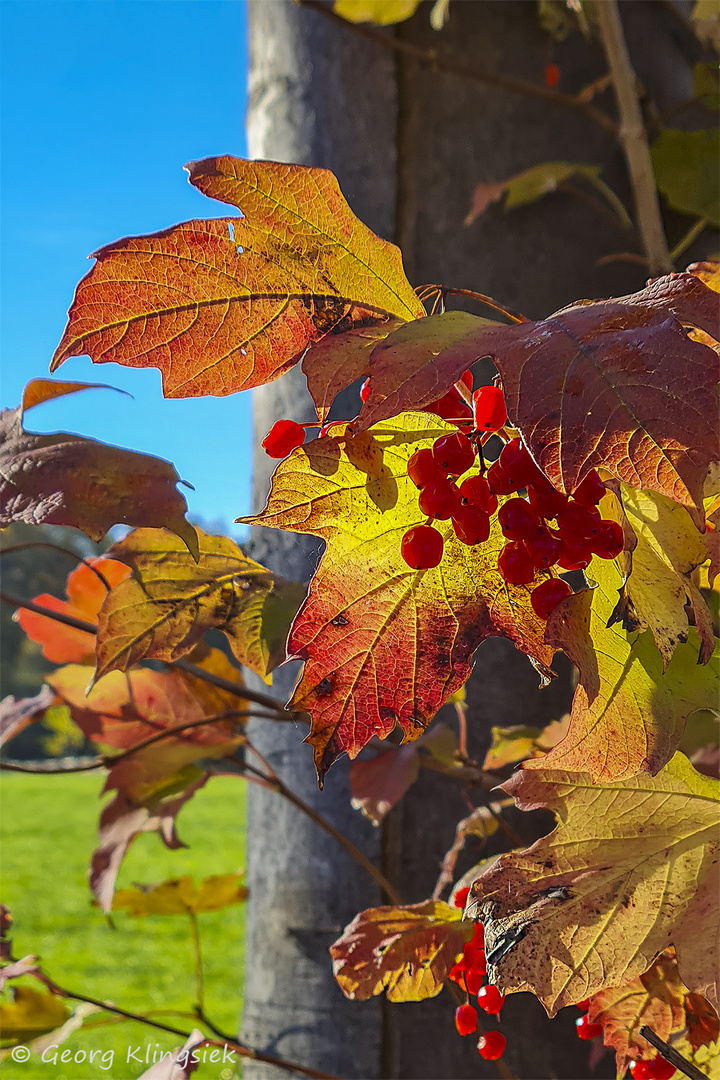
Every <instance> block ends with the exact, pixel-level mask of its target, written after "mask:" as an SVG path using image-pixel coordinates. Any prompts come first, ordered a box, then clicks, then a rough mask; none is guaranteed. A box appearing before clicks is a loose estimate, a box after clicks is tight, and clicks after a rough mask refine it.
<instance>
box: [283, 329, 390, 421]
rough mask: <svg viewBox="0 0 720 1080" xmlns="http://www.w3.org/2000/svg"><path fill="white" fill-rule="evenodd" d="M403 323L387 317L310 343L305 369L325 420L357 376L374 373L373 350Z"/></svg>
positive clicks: (313, 394) (322, 417) (314, 398)
mask: <svg viewBox="0 0 720 1080" xmlns="http://www.w3.org/2000/svg"><path fill="white" fill-rule="evenodd" d="M402 325H403V321H402V319H387V320H386V321H385V322H382V323H375V324H373V325H371V326H358V327H356V328H355V329H354V330H346V331H345V332H344V333H341V334H336V333H330V334H326V335H325V337H324V338H322V340H321V341H319V342H317V344H315V345H311V346H310V348H309V349H308V351H307V352H306V353H305V356H304V357H303V362H302V369H303V371H304V373H305V376H306V378H307V385H308V390H309V391H310V395H311V397H312V399H313V401H314V402H315V408H316V409H317V413H318V416H319V417H320V419H321V420H324V419H325V418H326V417H327V414H328V412H329V410H330V406H331V405H332V403H333V401H334V400H335V397H336V396H337V395H338V394H339V393H340V391H341V390H345V389H346V388H347V387H348V386H350V384H351V383H354V382H355V380H356V379H360V378H362V377H363V376H364V375H369V374H370V356H371V354H372V351H373V349H374V348H375V346H376V345H377V344H378V343H379V342H380V341H383V340H384V339H385V338H386V337H387V336H388V334H391V333H393V331H395V330H397V329H398V328H399V327H401V326H402Z"/></svg>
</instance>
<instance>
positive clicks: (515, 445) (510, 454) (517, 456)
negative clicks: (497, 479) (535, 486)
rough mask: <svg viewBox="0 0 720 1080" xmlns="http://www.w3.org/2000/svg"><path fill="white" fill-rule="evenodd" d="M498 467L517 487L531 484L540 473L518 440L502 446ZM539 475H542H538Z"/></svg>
mask: <svg viewBox="0 0 720 1080" xmlns="http://www.w3.org/2000/svg"><path fill="white" fill-rule="evenodd" d="M500 465H501V467H502V468H503V469H504V471H505V472H506V473H507V475H508V476H509V477H510V479H511V480H512V481H513V482H514V483H516V484H517V485H518V487H525V486H526V485H527V484H532V482H533V480H535V479H536V477H537V475H538V473H540V470H539V469H538V467H537V465H536V464H535V462H534V461H533V459H532V458H531V457H530V454H529V453H528V451H527V449H526V448H525V446H524V445H523V443H522V442H521V441H520V439H512V440H511V441H510V442H509V443H506V444H505V446H503V448H502V453H501V454H500ZM540 475H541V476H542V475H543V474H542V473H540Z"/></svg>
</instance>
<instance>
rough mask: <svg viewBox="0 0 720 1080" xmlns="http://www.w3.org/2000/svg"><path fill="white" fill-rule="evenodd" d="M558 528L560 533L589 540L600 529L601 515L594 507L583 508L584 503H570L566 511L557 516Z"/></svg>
mask: <svg viewBox="0 0 720 1080" xmlns="http://www.w3.org/2000/svg"><path fill="white" fill-rule="evenodd" d="M555 520H556V521H557V527H558V529H559V530H560V532H563V533H566V532H567V533H572V535H573V536H579V537H580V539H581V540H589V539H590V537H591V536H595V535H596V534H597V531H598V529H599V528H600V521H601V518H600V514H599V513H598V511H597V510H596V509H595V507H594V506H583V504H582V503H576V502H569V503H568V504H567V506H566V507H565V509H564V510H561V511H560V512H559V513H558V515H557V516H556V518H555Z"/></svg>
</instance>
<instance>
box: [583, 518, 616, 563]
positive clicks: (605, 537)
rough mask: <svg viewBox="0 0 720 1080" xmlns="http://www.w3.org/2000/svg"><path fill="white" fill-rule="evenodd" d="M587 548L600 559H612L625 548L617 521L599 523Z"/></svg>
mask: <svg viewBox="0 0 720 1080" xmlns="http://www.w3.org/2000/svg"><path fill="white" fill-rule="evenodd" d="M588 547H589V548H590V550H591V551H592V552H593V553H594V554H595V555H599V556H600V558H601V559H614V558H615V557H616V556H617V555H619V554H620V552H621V551H622V549H623V548H624V547H625V537H624V535H623V531H622V526H621V525H618V523H617V521H606V520H604V519H602V520H601V521H600V528H599V529H598V531H597V532H596V534H595V536H593V537H592V539H591V540H588Z"/></svg>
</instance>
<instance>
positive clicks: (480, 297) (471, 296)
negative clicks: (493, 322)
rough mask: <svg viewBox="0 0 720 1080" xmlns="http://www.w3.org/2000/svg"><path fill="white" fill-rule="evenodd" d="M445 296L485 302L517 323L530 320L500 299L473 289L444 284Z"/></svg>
mask: <svg viewBox="0 0 720 1080" xmlns="http://www.w3.org/2000/svg"><path fill="white" fill-rule="evenodd" d="M442 291H443V296H465V297H467V299H468V300H477V302H478V303H479V304H485V306H486V307H489V308H491V309H492V310H493V311H499V312H500V314H501V315H507V317H508V319H512V321H513V322H516V323H526V322H530V319H528V318H527V317H526V316H525V315H520V314H519V313H518V312H517V311H513V310H512V308H508V307H505V306H504V305H503V304H501V303H500V301H499V300H493V298H492V296H486V295H485V293H479V292H475V291H474V290H473V289H453V288H451V287H450V286H444V285H443V286H442Z"/></svg>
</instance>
